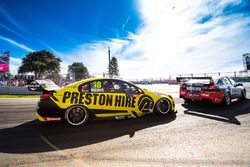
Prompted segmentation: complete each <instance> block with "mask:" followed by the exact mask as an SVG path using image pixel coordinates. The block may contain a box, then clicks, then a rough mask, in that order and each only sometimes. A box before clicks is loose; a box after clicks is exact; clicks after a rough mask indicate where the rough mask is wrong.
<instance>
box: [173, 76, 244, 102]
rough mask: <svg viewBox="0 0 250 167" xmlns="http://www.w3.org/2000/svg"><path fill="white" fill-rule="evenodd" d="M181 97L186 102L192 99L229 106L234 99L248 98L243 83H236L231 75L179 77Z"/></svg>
mask: <svg viewBox="0 0 250 167" xmlns="http://www.w3.org/2000/svg"><path fill="white" fill-rule="evenodd" d="M177 81H178V82H182V83H183V84H181V85H180V94H179V95H180V98H183V99H184V100H185V102H186V103H188V102H191V101H210V102H212V103H214V104H221V103H223V104H225V105H226V106H229V105H230V104H231V101H232V99H246V89H245V88H244V86H243V84H241V83H236V82H235V81H234V80H233V79H232V78H230V77H220V78H217V79H213V78H212V77H178V78H177Z"/></svg>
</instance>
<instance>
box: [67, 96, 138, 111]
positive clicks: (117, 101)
mask: <svg viewBox="0 0 250 167" xmlns="http://www.w3.org/2000/svg"><path fill="white" fill-rule="evenodd" d="M62 102H63V103H68V102H69V103H71V104H86V105H100V106H115V107H132V108H135V102H136V97H133V96H126V95H113V94H105V93H85V92H80V93H79V92H64V94H63V98H62Z"/></svg>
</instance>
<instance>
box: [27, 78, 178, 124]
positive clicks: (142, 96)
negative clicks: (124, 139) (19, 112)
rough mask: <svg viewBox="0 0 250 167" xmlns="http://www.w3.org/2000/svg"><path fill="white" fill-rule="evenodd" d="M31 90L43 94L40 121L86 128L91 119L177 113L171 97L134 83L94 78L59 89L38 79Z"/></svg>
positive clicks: (38, 114)
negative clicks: (65, 122)
mask: <svg viewBox="0 0 250 167" xmlns="http://www.w3.org/2000/svg"><path fill="white" fill-rule="evenodd" d="M29 90H32V91H42V94H41V97H40V101H39V102H38V105H37V109H36V116H37V117H38V119H39V120H40V121H56V120H66V121H67V122H68V123H69V124H71V125H76V126H77V125H82V124H84V123H86V122H87V121H88V120H89V119H90V118H92V117H97V118H104V117H113V118H116V119H120V118H136V117H140V116H143V115H145V114H148V113H158V114H162V115H166V114H168V113H173V112H174V110H175V103H174V100H173V98H172V97H171V96H169V95H164V94H159V93H154V92H151V91H148V90H146V89H141V88H139V87H137V86H136V85H133V84H132V83H129V82H126V81H122V80H118V79H106V78H92V79H86V80H83V81H79V82H76V83H73V84H70V85H68V86H66V87H64V88H58V87H57V86H56V85H55V84H53V82H52V81H45V80H36V81H34V82H32V83H31V84H30V86H29Z"/></svg>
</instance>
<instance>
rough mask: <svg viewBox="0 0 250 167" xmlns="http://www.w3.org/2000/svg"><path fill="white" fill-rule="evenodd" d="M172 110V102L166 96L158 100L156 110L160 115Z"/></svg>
mask: <svg viewBox="0 0 250 167" xmlns="http://www.w3.org/2000/svg"><path fill="white" fill-rule="evenodd" d="M171 110H172V106H171V102H170V101H169V100H168V99H166V98H162V99H160V100H158V101H157V103H156V105H155V112H156V113H157V114H160V115H166V114H168V113H170V112H171Z"/></svg>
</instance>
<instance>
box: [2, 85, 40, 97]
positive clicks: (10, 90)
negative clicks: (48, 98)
mask: <svg viewBox="0 0 250 167" xmlns="http://www.w3.org/2000/svg"><path fill="white" fill-rule="evenodd" d="M0 94H1V95H39V94H41V92H34V91H29V90H28V88H27V87H18V86H12V87H7V86H2V87H0Z"/></svg>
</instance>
